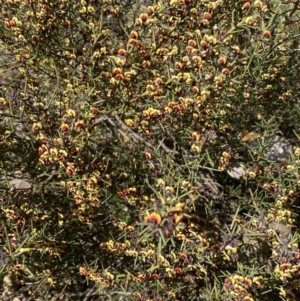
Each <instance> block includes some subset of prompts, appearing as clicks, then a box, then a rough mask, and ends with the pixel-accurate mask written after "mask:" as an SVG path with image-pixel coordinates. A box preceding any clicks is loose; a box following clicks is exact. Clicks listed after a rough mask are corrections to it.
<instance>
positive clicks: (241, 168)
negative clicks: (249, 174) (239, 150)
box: [227, 161, 246, 180]
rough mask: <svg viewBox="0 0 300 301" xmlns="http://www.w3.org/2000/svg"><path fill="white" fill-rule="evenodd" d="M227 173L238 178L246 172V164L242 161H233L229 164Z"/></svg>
mask: <svg viewBox="0 0 300 301" xmlns="http://www.w3.org/2000/svg"><path fill="white" fill-rule="evenodd" d="M227 174H228V175H229V176H230V177H231V178H233V179H235V180H240V178H241V177H243V176H244V175H245V174H246V166H245V164H243V163H242V162H238V161H235V162H233V163H231V164H230V166H229V169H228V170H227Z"/></svg>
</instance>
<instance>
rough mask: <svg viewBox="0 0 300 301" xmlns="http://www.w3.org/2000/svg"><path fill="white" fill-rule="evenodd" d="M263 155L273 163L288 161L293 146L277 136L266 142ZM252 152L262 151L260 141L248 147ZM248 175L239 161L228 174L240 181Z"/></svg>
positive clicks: (234, 163) (235, 162) (229, 169)
mask: <svg viewBox="0 0 300 301" xmlns="http://www.w3.org/2000/svg"><path fill="white" fill-rule="evenodd" d="M265 144H266V146H265V147H264V149H263V150H262V151H263V155H264V157H265V158H266V159H268V160H269V161H272V162H278V161H281V160H283V159H288V158H289V157H290V156H291V155H292V146H291V144H290V143H289V141H288V140H287V139H285V138H284V137H282V136H280V135H278V134H276V135H274V136H272V137H271V138H270V139H268V140H266V142H265ZM248 149H249V150H250V151H251V152H257V151H260V149H261V143H260V142H259V140H258V139H255V140H254V141H251V142H250V143H249V145H248ZM246 173H247V169H246V166H245V165H244V164H243V163H242V162H239V161H234V162H232V163H231V164H230V166H229V168H228V170H227V174H228V175H229V176H230V177H231V178H233V179H236V180H239V179H240V178H241V177H243V176H244V175H245V174H246Z"/></svg>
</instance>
